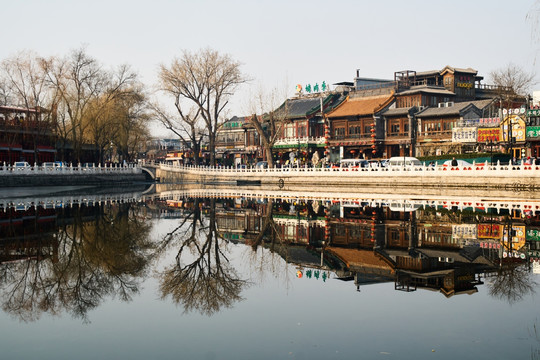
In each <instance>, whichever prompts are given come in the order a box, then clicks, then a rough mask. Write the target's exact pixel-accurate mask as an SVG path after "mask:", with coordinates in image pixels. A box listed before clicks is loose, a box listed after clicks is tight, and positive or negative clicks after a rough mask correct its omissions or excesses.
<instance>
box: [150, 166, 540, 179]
mask: <svg viewBox="0 0 540 360" xmlns="http://www.w3.org/2000/svg"><path fill="white" fill-rule="evenodd" d="M160 168H161V169H162V170H166V171H173V172H189V173H192V174H201V175H224V176H231V177H233V176H236V175H239V174H257V175H264V174H267V175H269V176H279V175H294V176H308V177H309V176H323V175H324V176H342V177H349V176H373V177H380V176H395V177H400V176H404V177H439V176H443V177H444V176H448V177H470V176H475V177H476V176H478V177H513V178H520V177H535V178H540V165H526V164H524V163H522V164H520V165H501V164H499V163H497V164H493V165H489V164H483V163H482V164H475V163H473V164H471V165H470V166H443V165H436V166H428V165H422V166H393V167H367V168H341V167H324V168H313V167H286V168H268V169H263V168H255V167H238V168H236V167H206V166H182V165H168V164H163V163H162V164H160Z"/></svg>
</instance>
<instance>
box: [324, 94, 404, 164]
mask: <svg viewBox="0 0 540 360" xmlns="http://www.w3.org/2000/svg"><path fill="white" fill-rule="evenodd" d="M393 102H394V93H393V91H392V90H391V89H390V90H389V91H388V90H387V91H383V92H382V94H377V95H372V93H367V94H366V93H365V92H356V93H351V94H349V96H348V97H347V99H346V100H345V101H344V102H342V103H341V104H339V105H338V106H336V107H335V108H334V109H333V110H331V111H329V112H328V113H327V114H326V118H327V119H328V121H329V124H330V138H329V143H328V146H329V148H330V149H331V151H330V160H331V161H334V162H336V161H338V160H340V159H350V158H362V159H370V158H374V157H381V156H382V155H383V154H382V152H383V151H384V150H383V146H384V141H385V124H384V123H383V121H382V119H381V114H382V113H383V112H384V111H385V110H387V109H388V108H389V107H390V105H391V104H392V103H393Z"/></svg>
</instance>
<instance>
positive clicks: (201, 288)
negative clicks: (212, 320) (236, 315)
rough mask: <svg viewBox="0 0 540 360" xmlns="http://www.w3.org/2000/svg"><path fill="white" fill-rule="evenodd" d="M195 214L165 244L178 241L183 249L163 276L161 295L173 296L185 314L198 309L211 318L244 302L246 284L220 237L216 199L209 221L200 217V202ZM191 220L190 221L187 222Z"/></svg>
mask: <svg viewBox="0 0 540 360" xmlns="http://www.w3.org/2000/svg"><path fill="white" fill-rule="evenodd" d="M193 210H194V213H193V214H191V215H189V216H188V217H187V218H186V219H184V220H183V221H182V223H181V224H180V226H179V227H177V228H176V229H175V230H174V231H173V232H172V233H170V234H168V235H167V237H166V239H165V240H164V242H165V243H167V244H170V243H171V239H173V238H174V239H176V240H177V241H178V243H179V244H180V248H179V250H178V253H177V255H176V262H175V264H173V265H172V266H171V267H169V268H167V269H165V270H164V271H163V272H162V273H161V286H160V290H161V294H162V297H163V298H165V297H167V296H171V298H172V299H173V300H174V301H175V302H176V303H181V304H183V306H184V310H185V312H190V311H192V310H197V311H199V312H200V313H201V314H206V315H212V314H214V313H216V312H218V311H220V309H221V308H223V307H225V308H230V307H231V306H232V305H233V304H234V303H235V302H237V301H240V300H242V297H241V296H240V293H241V291H242V289H243V287H244V286H245V284H246V281H244V280H241V279H239V278H238V274H237V273H236V271H235V270H234V269H233V268H232V267H231V266H230V265H229V260H228V259H227V256H226V254H225V252H224V251H223V249H222V244H221V241H220V240H219V239H218V237H217V231H216V219H215V200H211V207H210V214H209V216H208V219H207V220H208V222H207V223H205V221H203V220H202V219H201V218H200V210H199V205H198V202H197V201H196V202H195V204H194V206H193ZM188 218H191V220H192V221H191V222H187V219H188Z"/></svg>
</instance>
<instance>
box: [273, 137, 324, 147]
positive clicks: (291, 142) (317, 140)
mask: <svg viewBox="0 0 540 360" xmlns="http://www.w3.org/2000/svg"><path fill="white" fill-rule="evenodd" d="M305 144H315V145H322V144H324V137H308V136H306V137H302V138H282V139H277V140H276V142H275V143H274V146H283V145H286V146H291V147H294V146H299V145H305Z"/></svg>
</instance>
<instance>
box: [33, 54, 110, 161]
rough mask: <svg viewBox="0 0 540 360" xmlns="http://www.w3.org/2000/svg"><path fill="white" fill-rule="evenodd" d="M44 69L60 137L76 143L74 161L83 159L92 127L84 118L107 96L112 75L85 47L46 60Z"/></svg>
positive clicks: (74, 144) (65, 140)
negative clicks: (83, 149)
mask: <svg viewBox="0 0 540 360" xmlns="http://www.w3.org/2000/svg"><path fill="white" fill-rule="evenodd" d="M42 66H43V69H44V71H45V73H46V76H47V81H48V84H49V86H50V88H51V89H52V90H53V92H54V100H53V104H54V107H55V110H56V111H57V115H58V121H59V122H58V134H59V136H60V137H61V138H62V139H63V140H64V142H67V141H68V140H70V141H71V142H72V145H73V150H74V154H73V155H74V159H75V160H80V156H81V148H82V141H83V136H84V133H85V130H86V127H87V126H88V123H85V122H84V121H83V118H84V116H85V115H86V112H87V111H88V109H89V108H90V104H92V102H93V101H96V100H97V99H98V98H99V97H100V95H102V94H103V93H104V91H105V89H106V87H107V79H108V75H107V74H106V73H105V72H104V71H103V70H102V68H101V65H100V64H99V63H98V62H97V60H95V59H93V58H92V57H90V56H89V55H88V54H87V53H86V51H85V49H84V48H82V49H78V50H75V51H73V52H72V53H71V54H70V55H69V57H67V58H65V59H58V58H50V59H47V60H43V62H42Z"/></svg>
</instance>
